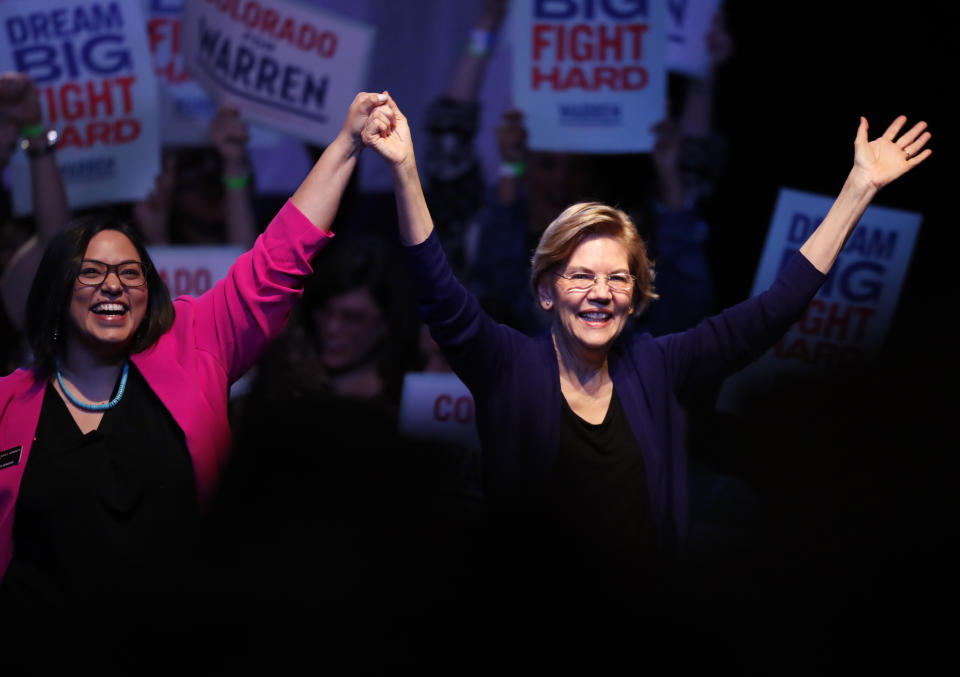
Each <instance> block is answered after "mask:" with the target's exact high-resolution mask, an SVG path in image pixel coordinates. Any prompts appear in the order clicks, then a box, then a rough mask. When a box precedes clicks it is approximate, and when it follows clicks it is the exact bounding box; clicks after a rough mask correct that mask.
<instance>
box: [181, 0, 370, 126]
mask: <svg viewBox="0 0 960 677" xmlns="http://www.w3.org/2000/svg"><path fill="white" fill-rule="evenodd" d="M373 34H374V29H373V28H372V27H370V26H366V25H364V24H361V23H358V22H354V21H348V20H345V19H340V18H337V17H335V16H333V15H331V14H329V13H326V12H321V11H319V10H316V9H312V8H310V7H305V6H303V5H300V4H296V3H293V2H287V1H284V0H272V1H271V2H269V3H268V2H264V1H262V0H259V1H258V0H186V4H185V7H184V21H183V22H182V23H181V35H182V48H183V53H184V58H185V61H186V64H187V68H188V69H189V70H190V72H191V74H192V75H193V76H194V77H195V78H196V79H197V80H198V81H199V82H200V83H201V84H203V85H204V86H205V87H206V88H207V89H208V90H209V91H210V92H211V93H213V95H214V97H215V98H216V99H217V100H218V101H219V102H220V103H221V104H225V105H229V106H233V107H235V108H238V109H240V110H241V111H243V112H244V115H245V117H248V118H250V119H252V120H255V121H257V122H260V123H262V124H265V125H268V126H271V127H274V128H276V129H279V130H281V131H284V132H287V133H288V134H292V135H294V136H297V137H299V138H303V139H306V140H310V141H314V142H317V143H320V144H326V143H329V142H330V141H332V140H333V138H334V137H335V136H336V135H337V133H338V132H339V131H340V127H341V125H342V123H343V118H344V116H345V115H346V111H347V108H348V107H349V106H350V103H351V102H352V101H353V97H354V96H356V93H357V92H358V91H360V90H361V89H362V88H363V84H364V79H365V76H366V70H367V62H368V60H369V56H370V50H371V47H372V43H373Z"/></svg>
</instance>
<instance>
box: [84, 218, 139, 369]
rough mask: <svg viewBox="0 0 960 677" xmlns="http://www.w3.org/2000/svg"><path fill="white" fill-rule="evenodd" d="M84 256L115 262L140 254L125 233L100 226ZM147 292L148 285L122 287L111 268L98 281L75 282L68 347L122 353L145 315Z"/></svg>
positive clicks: (107, 355)
mask: <svg viewBox="0 0 960 677" xmlns="http://www.w3.org/2000/svg"><path fill="white" fill-rule="evenodd" d="M83 258H84V259H85V260H87V259H92V260H96V261H102V262H103V263H107V264H111V265H116V264H118V263H123V262H125V261H140V254H139V253H138V252H137V248H136V247H135V246H134V245H133V243H132V242H131V241H130V240H129V239H128V238H127V236H125V235H123V234H122V233H120V232H118V231H116V230H102V231H100V232H99V233H97V234H96V235H94V236H93V237H92V238H90V243H89V244H88V245H87V250H86V252H84V255H83ZM81 270H83V266H82V265H81ZM148 294H149V292H148V290H147V285H143V286H140V287H124V286H123V284H121V282H120V279H119V278H118V277H117V273H116V272H115V271H114V270H113V269H111V270H110V272H108V273H107V276H106V278H105V279H104V280H103V282H102V283H100V284H98V285H92V286H88V285H82V284H80V283H79V282H75V283H74V286H73V296H72V297H71V300H70V331H69V334H68V340H69V341H70V344H71V348H73V347H74V346H76V347H79V348H81V349H84V350H87V351H90V352H93V353H95V354H97V355H98V356H99V357H101V358H106V359H116V358H117V357H119V356H121V355H123V354H125V353H126V352H127V350H128V348H129V346H130V343H131V341H132V340H133V336H134V334H135V333H136V331H137V328H138V327H139V326H140V323H141V322H142V321H143V318H144V316H145V315H146V312H147V299H148Z"/></svg>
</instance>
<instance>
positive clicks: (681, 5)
mask: <svg viewBox="0 0 960 677" xmlns="http://www.w3.org/2000/svg"><path fill="white" fill-rule="evenodd" d="M667 11H668V12H670V16H671V17H672V18H673V22H674V23H675V24H677V25H678V26H681V27H682V26H683V19H684V17H685V16H686V14H687V0H669V1H668V2H667Z"/></svg>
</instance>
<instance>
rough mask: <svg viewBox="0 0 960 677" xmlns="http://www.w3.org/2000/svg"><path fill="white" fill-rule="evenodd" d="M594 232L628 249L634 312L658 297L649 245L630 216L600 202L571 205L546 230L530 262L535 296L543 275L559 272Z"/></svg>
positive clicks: (531, 281) (639, 310)
mask: <svg viewBox="0 0 960 677" xmlns="http://www.w3.org/2000/svg"><path fill="white" fill-rule="evenodd" d="M593 235H606V236H609V237H612V238H614V239H615V240H617V241H618V242H619V243H620V244H622V245H623V247H624V249H626V250H627V260H628V265H629V267H630V274H631V275H635V276H636V278H637V283H636V286H635V287H634V290H633V303H634V311H635V312H637V313H639V312H641V311H642V310H643V309H644V308H646V306H647V304H648V303H649V302H650V301H651V300H653V299H655V298H657V294H656V293H654V291H653V277H654V273H653V262H652V261H651V260H650V259H649V258H648V257H647V246H646V245H645V244H644V242H643V239H642V238H641V237H640V233H638V232H637V227H636V226H635V225H633V221H632V220H630V217H629V216H627V215H626V213H624V212H623V211H621V210H619V209H616V208H614V207H610V206H608V205H605V204H602V203H600V202H579V203H577V204H574V205H570V206H569V207H567V208H566V209H564V210H563V212H562V213H561V214H560V216H558V217H557V218H555V219H554V220H553V223H551V224H550V225H549V226H547V229H546V230H545V231H543V235H542V236H541V237H540V242H539V244H537V249H536V251H534V253H533V258H532V259H531V261H530V267H531V273H530V283H531V285H532V286H533V292H534V297H535V298H536V296H537V295H538V294H539V286H540V282H541V280H542V278H543V276H544V275H546V274H548V273H553V272H559V269H560V268H562V267H563V266H565V265H566V263H567V261H568V260H569V259H570V257H571V256H573V251H574V250H575V249H576V248H577V247H579V246H580V243H582V242H583V241H584V240H586V239H587V238H588V237H591V236H593Z"/></svg>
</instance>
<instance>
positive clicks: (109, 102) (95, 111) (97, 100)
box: [87, 80, 113, 118]
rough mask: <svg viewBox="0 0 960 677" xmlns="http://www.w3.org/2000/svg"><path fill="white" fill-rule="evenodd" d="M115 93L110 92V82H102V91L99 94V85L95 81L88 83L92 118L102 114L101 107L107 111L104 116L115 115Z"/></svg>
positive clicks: (88, 97)
mask: <svg viewBox="0 0 960 677" xmlns="http://www.w3.org/2000/svg"><path fill="white" fill-rule="evenodd" d="M112 94H113V93H112V92H111V91H110V81H109V80H101V81H100V91H99V92H97V83H96V81H94V80H90V81H89V82H87V99H88V100H89V101H90V117H92V118H93V117H97V116H98V115H100V114H101V113H100V112H99V111H100V107H101V106H102V107H103V108H104V109H105V110H104V113H103V116H104V117H106V116H111V115H113V95H112Z"/></svg>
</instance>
